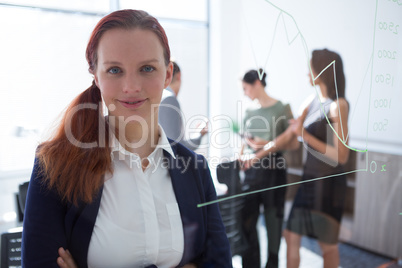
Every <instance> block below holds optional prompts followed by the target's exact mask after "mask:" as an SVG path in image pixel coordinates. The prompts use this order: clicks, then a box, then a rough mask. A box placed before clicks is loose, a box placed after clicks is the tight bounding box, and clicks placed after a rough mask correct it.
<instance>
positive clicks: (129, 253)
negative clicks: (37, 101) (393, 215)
mask: <svg viewBox="0 0 402 268" xmlns="http://www.w3.org/2000/svg"><path fill="white" fill-rule="evenodd" d="M86 58H87V61H88V64H89V71H90V73H91V74H92V75H93V77H94V81H93V83H92V85H91V86H90V87H89V88H88V89H87V90H85V91H84V92H82V93H81V94H80V95H79V96H78V97H77V98H76V99H75V100H74V101H73V102H72V103H71V104H70V106H69V107H68V108H67V110H66V112H65V114H64V117H63V118H62V120H61V123H60V125H59V127H58V128H57V132H56V133H55V135H54V136H53V137H52V138H51V139H50V140H48V141H46V142H44V143H42V144H41V145H40V146H39V147H38V150H37V153H36V159H35V165H34V169H33V172H32V177H31V180H30V184H29V189H28V195H27V202H26V208H25V215H24V217H25V218H24V229H23V239H22V264H23V267H232V265H231V254H230V249H229V243H228V240H227V237H226V234H225V229H224V226H223V223H222V220H221V216H220V213H219V209H218V206H217V204H213V205H209V206H206V207H203V208H197V204H200V203H205V202H208V201H211V200H215V199H216V193H215V189H214V186H213V183H212V179H211V175H210V171H209V169H208V165H207V163H206V160H205V158H203V157H202V156H200V155H197V154H195V153H194V152H192V151H190V150H188V149H187V148H186V147H184V146H182V145H180V144H176V143H173V141H171V140H169V139H168V138H167V137H166V135H165V133H164V131H163V129H162V128H161V127H160V126H159V125H158V105H159V103H160V100H161V96H162V91H163V89H164V88H166V87H167V86H168V85H169V83H170V81H171V78H172V71H173V70H172V63H171V62H170V61H169V59H170V50H169V45H168V40H167V37H166V34H165V31H164V30H163V28H162V26H161V25H160V24H159V23H158V21H157V20H156V19H155V18H154V17H152V16H150V15H148V14H147V13H146V12H144V11H138V10H120V11H116V12H113V13H111V14H109V15H107V16H106V17H104V18H103V19H101V20H100V22H99V23H98V24H97V26H96V27H95V29H94V31H93V32H92V35H91V38H90V40H89V43H88V46H87V51H86ZM103 104H104V105H106V108H107V111H108V115H107V116H104V115H103V112H102V111H103Z"/></svg>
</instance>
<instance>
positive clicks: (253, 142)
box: [245, 137, 269, 152]
mask: <svg viewBox="0 0 402 268" xmlns="http://www.w3.org/2000/svg"><path fill="white" fill-rule="evenodd" d="M245 141H246V143H247V145H248V146H250V147H251V148H252V149H253V150H254V151H255V152H256V151H258V150H260V149H262V148H263V147H264V146H265V144H267V143H268V142H269V141H267V140H264V139H261V138H259V137H251V138H245Z"/></svg>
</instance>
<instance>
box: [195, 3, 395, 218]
mask: <svg viewBox="0 0 402 268" xmlns="http://www.w3.org/2000/svg"><path fill="white" fill-rule="evenodd" d="M265 1H266V2H267V3H268V4H270V5H271V6H273V7H274V8H276V9H277V10H279V11H280V14H279V15H278V18H279V17H280V16H282V18H283V14H286V15H288V16H289V17H290V18H291V19H292V21H293V23H294V25H295V27H296V28H297V34H296V35H295V37H294V38H293V39H292V41H291V42H290V43H289V35H288V33H287V28H286V23H285V21H284V19H282V21H283V23H284V27H285V31H286V37H287V40H288V45H291V44H292V43H293V42H294V41H295V40H296V38H297V37H298V36H300V39H301V41H302V45H303V47H304V50H305V51H304V52H305V54H306V57H307V61H308V67H309V71H310V75H311V77H313V85H314V89H315V91H316V96H317V98H319V94H318V90H317V88H316V85H315V80H316V79H317V78H318V77H319V76H320V75H321V74H322V73H323V72H324V71H325V70H326V69H327V68H329V67H330V66H331V65H332V64H335V61H333V62H332V63H330V64H329V65H328V66H327V67H326V68H324V70H322V71H321V72H320V74H319V75H317V77H315V78H314V75H313V71H312V68H311V64H310V57H309V52H308V51H309V50H308V47H307V42H306V40H305V39H304V36H303V34H302V33H301V31H300V29H299V26H298V25H297V23H296V20H295V19H294V17H293V16H292V15H290V14H289V13H288V12H286V11H284V10H282V9H281V8H279V7H278V6H276V5H274V4H273V3H271V2H270V1H269V0H265ZM243 10H244V9H243ZM375 10H376V12H375V19H374V35H373V47H372V53H371V57H370V60H369V64H368V67H367V70H366V73H365V76H364V79H365V78H366V75H367V73H368V70H369V69H370V66H371V77H372V74H373V65H374V63H373V62H374V45H375V31H376V27H375V26H376V23H377V10H378V0H376V9H375ZM278 18H277V23H276V25H275V32H274V36H275V34H276V29H277V26H278ZM246 28H247V26H246ZM247 32H248V34H249V35H248V37H249V38H250V42H251V36H250V33H249V31H247ZM272 44H273V43H272ZM252 47H253V46H252ZM271 49H272V45H271V48H270V50H271ZM270 53H271V52H269V55H270ZM269 55H268V56H269ZM253 56H254V61H255V63H257V59H256V56H255V52H254V50H253ZM265 67H266V65H265V66H264V68H265ZM334 72H335V66H334ZM334 76H335V77H336V73H334ZM261 77H262V75H261V76H260V79H261ZM364 79H363V82H364ZM335 80H336V79H335ZM372 83H373V79H372V78H371V83H370V93H369V94H370V97H369V115H370V103H371V90H372ZM335 88H336V94H337V99H338V88H337V85H336V84H335ZM362 89H363V83H362V87H361V89H360V92H359V96H360V94H361V92H362ZM358 99H359V98H358ZM358 99H357V100H358ZM357 100H356V102H357ZM320 106H321V110H322V111H323V113H324V115H325V118H326V120H327V122H328V124H329V126H330V127H331V129H332V131H333V132H334V133H335V135H336V136H337V138H338V139H339V140H340V141H341V142H342V143H343V144H344V145H345V146H346V147H347V148H349V149H350V150H354V151H356V152H362V153H366V157H365V158H366V168H365V169H357V170H353V171H349V172H343V173H340V174H334V175H329V176H325V177H320V178H314V179H310V180H304V181H299V182H294V183H288V184H284V185H280V186H275V187H270V188H265V189H260V190H256V191H251V192H248V193H241V194H237V195H232V196H228V197H224V198H220V199H217V200H213V201H209V202H205V203H201V204H198V205H197V207H198V208H201V207H204V206H208V205H211V204H214V203H218V202H222V201H226V200H230V199H234V198H238V197H244V196H247V195H251V194H256V193H261V192H265V191H270V190H275V189H278V188H283V187H288V186H293V185H298V184H303V183H308V182H313V181H318V180H323V179H328V178H331V177H335V176H340V175H347V174H351V173H357V172H361V171H364V172H367V171H368V150H367V147H368V127H369V122H370V120H369V118H368V120H367V134H366V149H364V150H359V149H356V148H352V147H350V146H348V145H347V144H346V143H345V141H346V140H347V139H348V137H349V131H348V134H347V137H346V138H344V140H342V139H341V138H340V137H339V135H338V133H337V132H336V131H335V129H334V128H333V126H332V124H331V123H330V121H329V119H328V116H327V115H326V113H325V112H324V106H323V105H322V103H321V102H320ZM338 107H339V99H338ZM353 115H354V113H353ZM342 135H343V137H344V133H343V129H342ZM400 215H402V212H401V213H400Z"/></svg>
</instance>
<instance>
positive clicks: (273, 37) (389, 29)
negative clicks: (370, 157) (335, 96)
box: [239, 0, 402, 154]
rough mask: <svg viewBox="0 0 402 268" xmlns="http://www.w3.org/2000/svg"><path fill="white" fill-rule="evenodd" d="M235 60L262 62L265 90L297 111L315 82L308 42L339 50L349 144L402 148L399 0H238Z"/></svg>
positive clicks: (315, 46) (314, 46) (389, 150)
mask: <svg viewBox="0 0 402 268" xmlns="http://www.w3.org/2000/svg"><path fill="white" fill-rule="evenodd" d="M239 13H240V14H239V15H240V16H239V20H241V22H240V23H239V25H241V30H240V31H239V37H240V39H241V48H242V49H241V53H240V57H239V61H240V64H241V65H242V66H245V67H244V70H247V69H250V68H254V69H256V68H260V67H263V68H264V69H265V70H266V72H267V73H268V87H267V91H268V93H269V94H271V95H273V96H275V97H277V98H279V99H281V100H283V101H285V102H289V103H290V104H291V107H292V110H293V112H294V113H297V110H298V109H299V107H300V105H301V103H302V101H303V100H304V99H306V98H307V96H309V95H311V94H315V91H316V90H319V89H318V88H317V89H314V88H313V87H311V86H310V85H309V82H308V63H309V60H310V57H311V52H312V50H314V49H322V48H328V49H330V50H333V51H336V52H338V53H339V54H340V55H341V57H342V60H343V65H344V71H345V76H346V98H347V100H348V101H349V103H350V113H349V133H348V136H349V138H350V139H349V144H350V145H351V146H352V147H354V148H356V149H359V150H371V151H378V152H384V153H393V154H402V139H401V138H400V137H402V125H401V124H400V122H402V120H401V119H400V116H401V115H402V105H401V104H400V102H402V0H371V1H363V0H358V1H347V0H340V1H328V0H321V1H317V0H306V1H298V0H287V1H279V0H272V1H266V0H251V1H245V0H243V1H242V3H241V8H239Z"/></svg>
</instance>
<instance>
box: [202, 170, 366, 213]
mask: <svg viewBox="0 0 402 268" xmlns="http://www.w3.org/2000/svg"><path fill="white" fill-rule="evenodd" d="M359 171H367V169H356V170H353V171H348V172H343V173H340V174H334V175H328V176H324V177H319V178H314V179H310V180H304V181H297V182H293V183H287V184H283V185H278V186H274V187H269V188H264V189H260V190H255V191H251V192H247V193H241V194H236V195H231V196H228V197H223V198H220V199H217V200H213V201H209V202H205V203H202V204H198V205H197V207H198V208H201V207H205V206H209V205H212V204H215V203H219V202H223V201H227V200H230V199H234V198H238V197H244V196H247V195H251V194H257V193H262V192H265V191H270V190H275V189H279V188H283V187H288V186H293V185H298V184H303V183H308V182H313V181H318V180H324V179H329V178H332V177H337V176H342V175H346V174H351V173H357V172H359Z"/></svg>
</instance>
